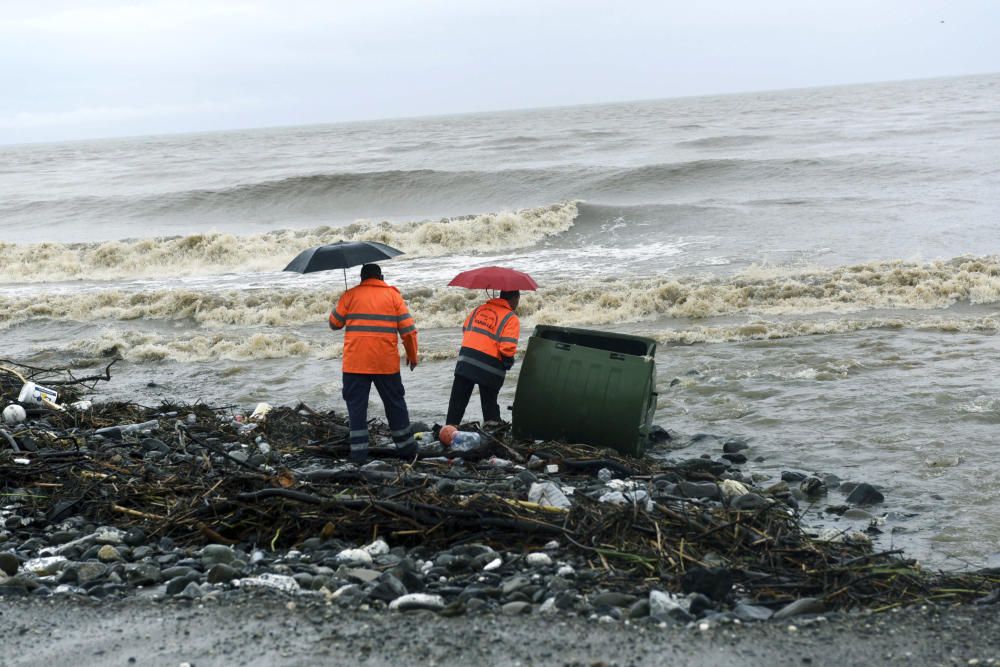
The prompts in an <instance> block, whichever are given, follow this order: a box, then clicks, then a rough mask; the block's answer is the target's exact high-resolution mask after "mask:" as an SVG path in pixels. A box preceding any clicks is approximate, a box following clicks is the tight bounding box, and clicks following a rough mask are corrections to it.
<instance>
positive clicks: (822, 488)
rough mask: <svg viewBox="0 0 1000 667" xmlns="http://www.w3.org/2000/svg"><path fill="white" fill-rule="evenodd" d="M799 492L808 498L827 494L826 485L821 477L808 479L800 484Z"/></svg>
mask: <svg viewBox="0 0 1000 667" xmlns="http://www.w3.org/2000/svg"><path fill="white" fill-rule="evenodd" d="M799 490H800V491H802V493H804V494H805V495H806V497H808V498H817V497H819V496H825V495H826V493H827V489H826V484H824V483H823V480H821V479H820V478H819V477H808V478H806V479H804V480H802V482H800V483H799Z"/></svg>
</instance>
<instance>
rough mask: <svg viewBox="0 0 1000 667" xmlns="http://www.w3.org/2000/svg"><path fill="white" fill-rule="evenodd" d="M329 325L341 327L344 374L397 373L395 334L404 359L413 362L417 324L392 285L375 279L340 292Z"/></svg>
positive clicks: (336, 327) (397, 351)
mask: <svg viewBox="0 0 1000 667" xmlns="http://www.w3.org/2000/svg"><path fill="white" fill-rule="evenodd" d="M330 326H331V327H332V328H334V329H344V363H343V369H344V372H345V373H366V374H372V375H391V374H392V373H398V372H399V348H398V339H397V338H396V336H397V335H398V336H399V337H401V338H402V339H403V348H404V349H405V350H406V359H407V361H409V362H410V363H416V361H417V327H416V326H415V325H414V324H413V317H411V316H410V312H409V310H408V309H407V307H406V302H405V301H403V297H402V295H400V293H399V290H398V289H396V288H395V287H391V286H390V285H387V284H386V283H385V282H383V281H381V280H378V279H377V278H369V279H367V280H363V281H361V284H360V285H358V286H357V287H352V288H351V289H349V290H347V291H346V292H344V293H343V295H341V297H340V300H339V301H338V302H337V307H336V308H334V309H333V311H332V312H331V313H330Z"/></svg>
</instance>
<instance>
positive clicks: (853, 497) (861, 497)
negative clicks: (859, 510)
mask: <svg viewBox="0 0 1000 667" xmlns="http://www.w3.org/2000/svg"><path fill="white" fill-rule="evenodd" d="M847 502H849V503H850V504H852V505H877V504H879V503H881V502H885V496H883V495H882V493H881V492H880V491H879V490H878V489H876V488H875V487H874V486H872V485H871V484H867V483H864V482H862V483H861V484H858V485H857V486H855V487H854V490H853V491H851V493H850V495H848V496H847Z"/></svg>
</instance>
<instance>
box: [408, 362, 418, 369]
mask: <svg viewBox="0 0 1000 667" xmlns="http://www.w3.org/2000/svg"><path fill="white" fill-rule="evenodd" d="M417 363H418V362H417V360H413V361H411V362H410V370H411V371H412V370H413V369H414V368H416V367H417Z"/></svg>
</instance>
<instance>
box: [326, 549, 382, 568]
mask: <svg viewBox="0 0 1000 667" xmlns="http://www.w3.org/2000/svg"><path fill="white" fill-rule="evenodd" d="M334 560H335V561H336V562H337V563H339V564H341V565H347V566H348V567H369V566H370V565H371V564H372V562H373V560H372V555H371V554H370V553H368V552H367V551H365V550H364V549H344V550H343V551H341V552H340V553H338V554H337V556H336V557H335V558H334Z"/></svg>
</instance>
